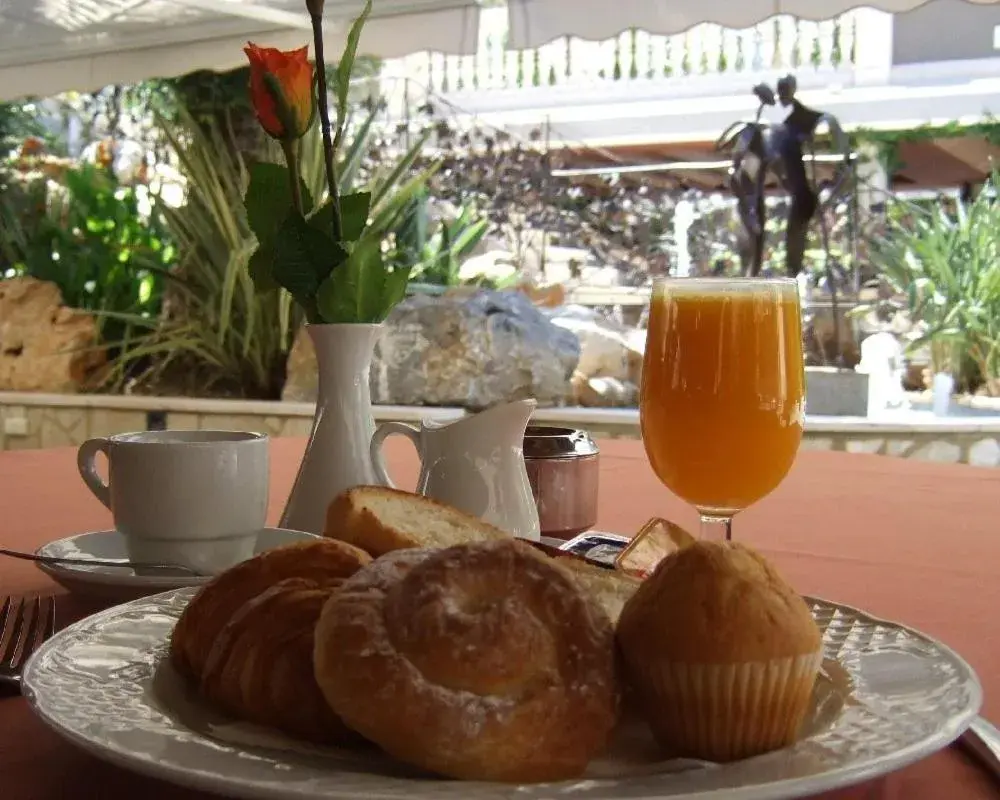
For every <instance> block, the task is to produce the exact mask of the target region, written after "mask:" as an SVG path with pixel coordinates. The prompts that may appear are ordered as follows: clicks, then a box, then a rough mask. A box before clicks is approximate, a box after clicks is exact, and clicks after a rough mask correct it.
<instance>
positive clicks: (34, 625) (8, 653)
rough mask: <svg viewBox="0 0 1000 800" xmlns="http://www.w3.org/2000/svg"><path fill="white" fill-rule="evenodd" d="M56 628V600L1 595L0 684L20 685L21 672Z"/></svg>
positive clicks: (17, 687)
mask: <svg viewBox="0 0 1000 800" xmlns="http://www.w3.org/2000/svg"><path fill="white" fill-rule="evenodd" d="M55 629H56V601H55V599H53V598H51V597H36V598H35V599H34V600H26V599H24V598H20V599H18V598H16V597H5V598H4V601H3V605H2V606H0V686H5V687H8V688H14V689H20V688H21V671H22V670H23V669H24V665H25V664H26V663H27V661H28V656H30V655H31V654H32V653H33V652H35V650H37V649H38V646H39V645H40V644H41V643H42V642H44V641H45V640H46V639H48V638H49V637H50V636H51V635H52V634H53V633H54V632H55Z"/></svg>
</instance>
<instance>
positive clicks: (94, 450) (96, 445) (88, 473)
mask: <svg viewBox="0 0 1000 800" xmlns="http://www.w3.org/2000/svg"><path fill="white" fill-rule="evenodd" d="M110 444H111V442H109V441H108V440H107V439H101V438H98V439H88V440H87V441H85V442H84V443H83V444H81V445H80V449H79V450H77V453H76V466H77V469H79V470H80V477H81V478H83V482H84V483H86V484H87V488H88V489H90V491H91V492H93V493H94V497H96V498H97V499H98V500H100V501H101V502H102V503H103V504H104V505H105V506H107V507H108V508H111V490H110V489H109V487H108V484H106V483H105V482H104V481H103V480H101V476H100V475H99V474H98V473H97V465H96V464H95V463H94V460H95V459H96V458H97V454H98V453H104V455H105V456H107V455H108V446H109V445H110Z"/></svg>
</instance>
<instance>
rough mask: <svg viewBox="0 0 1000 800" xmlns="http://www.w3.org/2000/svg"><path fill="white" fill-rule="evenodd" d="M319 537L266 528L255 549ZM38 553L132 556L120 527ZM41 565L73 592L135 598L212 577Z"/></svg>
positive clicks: (64, 541) (71, 539) (106, 557)
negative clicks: (143, 573) (128, 551)
mask: <svg viewBox="0 0 1000 800" xmlns="http://www.w3.org/2000/svg"><path fill="white" fill-rule="evenodd" d="M313 538H316V537H315V536H314V534H311V533H303V532H302V531H290V530H285V529H283V528H264V529H262V530H261V532H260V534H259V535H258V536H257V544H256V547H255V548H254V551H255V553H262V552H264V551H265V550H270V549H271V548H274V547H280V546H281V545H283V544H291V543H292V542H297V541H301V540H303V539H313ZM35 553H36V554H37V555H40V556H52V557H56V558H85V559H86V558H93V559H97V560H109V559H111V560H113V559H118V558H128V555H127V553H126V552H125V538H124V537H123V536H122V535H121V534H120V533H118V532H117V531H95V532H93V533H81V534H79V535H78V536H70V537H68V538H66V539H57V540H56V541H54V542H49V543H48V544H45V545H42V546H41V547H39V548H38V549H37V550H36V551H35ZM38 568H39V569H40V570H42V572H45V573H46V574H48V575H50V576H51V577H52V578H53V580H55V581H56V582H58V583H59V584H61V585H62V586H64V587H66V588H67V589H68V590H69V591H71V592H76V593H78V594H86V595H91V596H95V597H102V598H109V599H118V600H132V599H135V598H137V597H144V596H147V595H151V594H156V593H158V592H163V591H165V590H167V589H180V588H184V587H189V586H200V585H201V584H203V583H205V581H207V580H208V578H204V577H202V578H199V577H193V576H185V575H177V576H172V575H163V574H157V575H137V574H136V573H135V571H134V570H133V569H132V568H131V567H105V566H97V565H90V564H38Z"/></svg>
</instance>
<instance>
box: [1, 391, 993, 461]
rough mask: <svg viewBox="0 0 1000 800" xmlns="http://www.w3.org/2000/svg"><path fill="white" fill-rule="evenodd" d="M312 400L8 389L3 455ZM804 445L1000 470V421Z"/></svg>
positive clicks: (575, 421) (622, 434)
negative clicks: (262, 399) (152, 395)
mask: <svg viewBox="0 0 1000 800" xmlns="http://www.w3.org/2000/svg"><path fill="white" fill-rule="evenodd" d="M462 413H463V412H462V411H461V410H459V409H453V408H420V407H413V406H376V408H375V416H376V419H378V420H379V421H383V420H399V421H403V422H416V421H418V420H419V419H421V418H422V417H428V416H430V417H435V418H438V419H448V418H454V417H456V416H460V415H461V414H462ZM312 414H313V406H312V405H311V404H309V403H292V402H254V401H240V400H193V399H188V398H169V397H163V398H157V397H118V396H107V395H45V394H31V393H15V392H0V449H6V450H24V449H32V448H39V447H62V446H76V445H79V444H80V443H82V442H83V441H84V440H86V439H88V438H90V437H93V436H107V435H110V434H112V433H124V432H126V431H136V430H146V429H147V428H181V429H221V430H255V431H261V432H264V433H267V434H269V435H271V436H307V435H308V434H309V428H310V425H311V423H312ZM535 420H536V421H538V422H545V423H548V424H557V425H568V426H572V427H579V428H585V429H587V430H588V431H590V432H591V433H592V434H593V435H594V436H596V437H599V438H615V439H637V438H639V419H638V412H636V411H635V410H634V409H598V408H580V407H564V408H544V409H538V411H536V413H535ZM802 446H803V448H804V449H809V450H839V451H843V452H848V453H877V454H880V455H886V456H892V457H896V458H913V459H919V460H924V461H937V462H947V463H962V464H974V465H977V466H983V467H1000V415H998V416H996V417H992V416H991V417H954V418H947V419H933V418H928V419H925V420H922V421H920V422H918V423H915V424H901V423H898V422H878V421H872V420H866V419H859V418H838V417H810V418H808V420H807V424H806V436H805V440H804V441H803V445H802Z"/></svg>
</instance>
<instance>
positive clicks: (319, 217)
mask: <svg viewBox="0 0 1000 800" xmlns="http://www.w3.org/2000/svg"><path fill="white" fill-rule="evenodd" d="M342 223H343V221H342ZM309 225H311V226H312V227H313V228H315V229H316V230H318V231H322V232H323V233H324V234H325V235H326V236H329V237H330V239H331V241H332V239H333V204H332V203H331V202H330V201H329V200H327V201H326V202H325V203H323V205H322V206H320V207H319V209H318V210H317V211H316V213H315V214H313V215H312V216H311V217H309ZM341 236H342V237H343V240H344V242H348V241H349V240H348V239H347V237H346V236H343V231H341ZM356 238H357V237H356ZM330 255H331V258H330V268H331V269H336V268H337V267H338V266H340V265H341V264H342V263H344V261H346V260H347V256H348V255H349V253H348V251H347V250H346V249H345V247H344V246H343V244H341V246H340V247H338V248H337V249H336V250H335V251H333V252H332V253H331V254H330Z"/></svg>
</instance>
